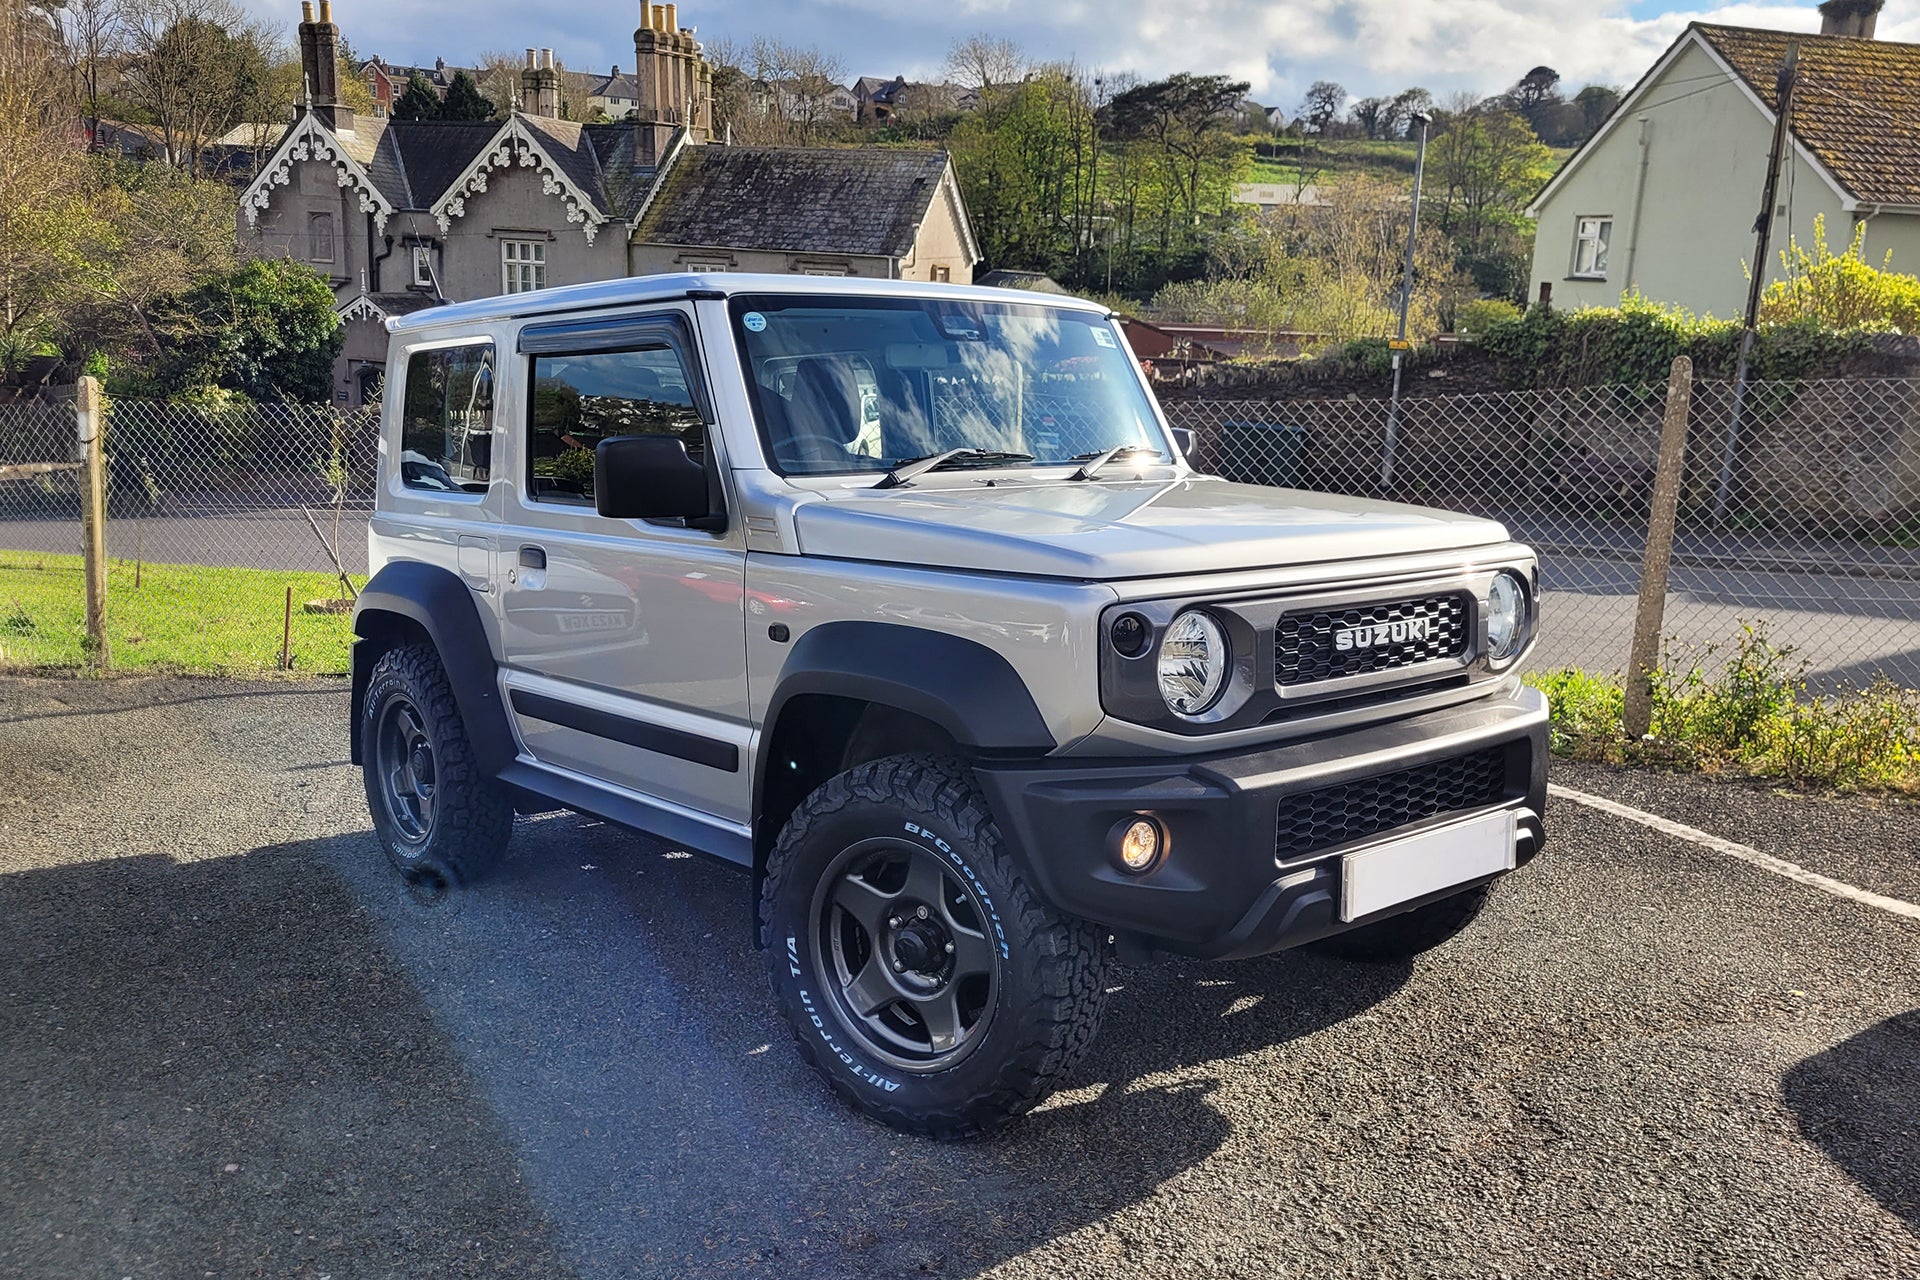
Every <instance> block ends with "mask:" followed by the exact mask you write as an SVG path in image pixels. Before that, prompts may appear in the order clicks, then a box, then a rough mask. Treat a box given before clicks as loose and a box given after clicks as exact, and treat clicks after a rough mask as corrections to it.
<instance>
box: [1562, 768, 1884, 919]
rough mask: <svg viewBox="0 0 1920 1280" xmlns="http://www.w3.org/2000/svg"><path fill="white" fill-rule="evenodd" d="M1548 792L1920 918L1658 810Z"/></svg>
mask: <svg viewBox="0 0 1920 1280" xmlns="http://www.w3.org/2000/svg"><path fill="white" fill-rule="evenodd" d="M1547 791H1548V793H1549V794H1550V795H1554V796H1557V797H1559V798H1560V799H1562V800H1571V801H1572V802H1573V803H1574V804H1583V805H1586V806H1587V807H1588V808H1589V809H1598V810H1599V811H1600V812H1602V813H1610V814H1612V815H1613V816H1614V817H1616V818H1625V819H1626V820H1627V821H1628V822H1637V823H1639V824H1640V825H1641V826H1643V827H1649V828H1651V829H1653V830H1655V831H1658V832H1660V833H1661V834H1662V835H1669V836H1672V837H1674V838H1675V839H1677V840H1685V841H1687V842H1688V843H1689V844H1697V845H1699V846H1700V847H1701V848H1703V849H1711V850H1713V851H1714V852H1715V853H1724V854H1726V855H1727V856H1728V857H1729V858H1738V859H1739V860H1740V861H1742V862H1745V863H1748V864H1750V865H1752V866H1756V867H1759V868H1760V869H1761V870H1762V871H1771V872H1772V873H1773V874H1774V875H1777V876H1783V877H1785V878H1786V879H1788V880H1792V881H1793V882H1795V883H1796V884H1803V885H1806V886H1807V887H1808V888H1809V889H1818V890H1820V892H1822V893H1830V894H1832V895H1833V896H1834V897H1836V898H1845V899H1846V900H1847V901H1848V902H1858V903H1862V904H1864V905H1866V906H1869V907H1873V908H1876V909H1877V910H1880V911H1885V912H1887V913H1888V914H1889V915H1896V916H1900V917H1902V918H1904V919H1907V920H1920V906H1915V905H1914V904H1913V903H1911V902H1903V901H1901V900H1900V899H1899V898H1889V897H1887V896H1885V895H1884V894H1878V893H1874V892H1871V891H1870V890H1867V889H1862V888H1860V887H1858V886H1857V885H1851V884H1847V883H1846V882H1845V881H1841V880H1833V879H1829V878H1828V877H1826V876H1823V875H1820V874H1819V873H1818V872H1814V871H1809V870H1807V869H1806V868H1805V867H1802V866H1796V865H1795V864H1793V863H1791V862H1787V861H1785V860H1784V859H1781V858H1776V857H1774V856H1773V855H1772V854H1766V853H1762V852H1760V851H1759V850H1758V849H1755V848H1753V847H1751V846H1749V845H1744V844H1735V843H1734V842H1733V841H1731V840H1722V839H1721V838H1720V837H1719V836H1714V835H1708V834H1707V833H1706V832H1704V831H1701V830H1700V829H1699V828H1697V827H1690V826H1688V825H1686V824H1685V823H1684V822H1675V821H1674V820H1673V819H1671V818H1663V817H1661V816H1660V815H1659V814H1657V813H1648V812H1646V811H1645V810H1643V809H1635V808H1634V807H1633V806H1631V805H1624V804H1621V803H1620V802H1619V801H1617V800H1608V799H1606V798H1605V797H1603V796H1590V795H1588V794H1587V793H1586V792H1584V791H1575V790H1574V789H1573V788H1572V787H1563V786H1560V785H1558V784H1555V785H1553V786H1550V787H1548V788H1547Z"/></svg>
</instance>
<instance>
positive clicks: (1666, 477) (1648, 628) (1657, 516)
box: [1626, 356, 1693, 742]
mask: <svg viewBox="0 0 1920 1280" xmlns="http://www.w3.org/2000/svg"><path fill="white" fill-rule="evenodd" d="M1692 409H1693V361H1691V360H1689V359H1688V358H1687V357H1685V356H1681V357H1679V358H1678V359H1676V360H1675V361H1674V362H1673V373H1672V375H1671V376H1670V377H1669V378H1668V379H1667V419H1666V423H1665V425H1664V426H1663V427H1662V428H1661V431H1660V462H1659V466H1658V469H1657V470H1656V471H1655V472H1654V480H1653V511H1652V515H1651V518H1650V519H1649V520H1648V523H1647V554H1646V559H1645V560H1644V561H1643V562H1642V564H1641V566H1640V607H1639V610H1638V612H1637V613H1636V614H1635V615H1634V622H1633V652H1632V654H1631V655H1630V656H1629V658H1628V660H1627V712H1626V729H1627V737H1628V738H1629V739H1631V740H1632V741H1635V742H1638V741H1639V740H1640V739H1642V738H1644V737H1646V736H1647V734H1648V732H1649V731H1650V730H1651V729H1652V728H1653V677H1654V674H1655V673H1656V672H1657V671H1658V670H1659V666H1660V635H1661V631H1662V630H1663V629H1664V627H1665V624H1666V617H1667V577H1668V571H1669V570H1670V569H1671V568H1672V566H1673V534H1674V525H1675V523H1676V522H1677V520H1678V516H1679V509H1680V481H1681V477H1682V475H1683V473H1684V472H1685V470H1686V465H1687V417H1688V414H1689V413H1690V412H1691V411H1692Z"/></svg>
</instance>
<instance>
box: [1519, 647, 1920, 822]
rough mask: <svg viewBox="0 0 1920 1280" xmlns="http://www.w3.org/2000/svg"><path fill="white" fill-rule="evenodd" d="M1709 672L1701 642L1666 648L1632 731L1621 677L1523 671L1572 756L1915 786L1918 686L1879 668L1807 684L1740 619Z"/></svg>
mask: <svg viewBox="0 0 1920 1280" xmlns="http://www.w3.org/2000/svg"><path fill="white" fill-rule="evenodd" d="M1735 643H1736V651H1735V653H1734V654H1733V656H1732V657H1731V658H1730V659H1729V660H1728V661H1727V662H1726V663H1725V664H1723V665H1722V666H1721V668H1720V669H1719V670H1718V672H1717V673H1716V674H1714V675H1711V676H1709V675H1708V674H1706V673H1707V670H1708V669H1709V668H1708V666H1707V665H1706V661H1705V660H1706V658H1707V657H1708V656H1709V655H1708V654H1704V653H1703V654H1702V655H1700V657H1701V661H1699V662H1694V663H1690V664H1685V665H1684V668H1683V667H1682V666H1679V665H1676V664H1675V663H1674V662H1673V661H1672V657H1673V655H1672V654H1671V653H1670V654H1669V655H1668V656H1669V661H1668V663H1667V667H1666V669H1665V670H1663V671H1661V672H1660V673H1659V674H1658V675H1657V676H1656V677H1655V680H1654V698H1653V731H1652V732H1651V733H1650V734H1649V735H1648V736H1647V738H1646V740H1645V741H1642V742H1629V741H1627V738H1626V733H1625V730H1624V728H1623V727H1622V725H1623V713H1624V708H1625V692H1624V689H1623V687H1622V686H1621V684H1620V682H1619V681H1618V680H1616V679H1613V678H1611V677H1606V676H1595V675H1592V674H1590V673H1588V672H1585V671H1574V670H1568V671H1555V672H1549V673H1546V674H1543V675H1539V676H1535V677H1532V678H1531V683H1533V684H1534V685H1535V686H1537V687H1538V688H1540V689H1541V690H1542V691H1544V692H1545V693H1546V694H1547V696H1548V698H1549V699H1550V700H1551V701H1552V703H1553V749H1554V750H1555V751H1556V752H1558V753H1560V754H1562V755H1567V756H1571V757H1573V758H1574V759H1581V760H1602V761H1607V762H1609V763H1614V764H1654V765H1665V766H1669V767H1679V768H1689V769H1698V770H1701V771H1704V772H1709V773H1713V772H1728V771H1730V772H1739V773H1746V774H1750V775H1752V776H1755V777H1764V778H1779V779H1781V780H1783V781H1786V782H1789V783H1792V784H1794V785H1796V786H1811V787H1829V788H1834V789H1838V790H1847V791H1859V790H1876V791H1906V792H1914V791H1920V691H1915V690H1912V689H1902V688H1898V687H1896V686H1894V685H1893V684H1890V683H1888V682H1887V681H1885V680H1881V681H1879V682H1877V683H1875V684H1874V685H1872V686H1870V687H1869V688H1866V689H1863V690H1859V691H1857V692H1854V693H1850V694H1845V695H1842V696H1838V697H1816V696H1814V695H1812V694H1811V693H1809V692H1808V689H1807V685H1806V681H1805V679H1804V678H1803V674H1804V667H1803V666H1802V665H1801V664H1799V663H1797V662H1796V661H1795V659H1794V655H1793V651H1792V650H1791V649H1790V648H1782V647H1779V646H1776V645H1775V644H1773V643H1772V641H1771V640H1770V639H1769V638H1768V636H1767V632H1766V629H1765V628H1764V627H1748V628H1745V629H1744V630H1743V631H1742V633H1741V635H1740V636H1739V638H1738V639H1737V641H1736V642H1735Z"/></svg>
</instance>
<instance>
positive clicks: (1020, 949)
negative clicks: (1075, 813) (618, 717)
mask: <svg viewBox="0 0 1920 1280" xmlns="http://www.w3.org/2000/svg"><path fill="white" fill-rule="evenodd" d="M761 912H762V915H761V918H762V930H763V939H764V941H765V942H766V945H767V952H768V958H769V961H770V963H771V966H772V978H773V989H774V996H775V998H776V1000H777V1001H778V1002H779V1004H780V1006H781V1010H782V1012H784V1013H785V1014H786V1016H787V1019H788V1021H789V1022H790V1023H791V1024H792V1026H793V1029H794V1034H795V1037H796V1038H797V1039H798V1041H799V1044H800V1048H801V1051H802V1053H803V1054H804V1055H805V1056H806V1057H807V1059H808V1060H809V1061H810V1062H811V1063H812V1064H813V1066H814V1067H815V1069H817V1070H818V1071H819V1072H820V1073H821V1074H822V1075H823V1076H825V1077H826V1079H827V1081H828V1083H829V1084H831V1085H832V1086H833V1088H834V1089H835V1091H836V1092H838V1093H839V1094H840V1095H841V1096H842V1097H844V1098H846V1099H847V1100H848V1101H850V1102H852V1103H853V1104H854V1105H855V1106H857V1107H859V1108H860V1109H861V1110H863V1111H865V1112H866V1113H867V1114H869V1115H871V1116H873V1117H874V1118H876V1119H878V1120H881V1121H882V1122H884V1123H886V1124H889V1125H892V1126H894V1127H895V1128H899V1129H904V1130H907V1131H909V1132H913V1133H921V1134H926V1135H928V1136H932V1137H941V1138H953V1137H964V1136H967V1135H970V1134H974V1133H979V1132H982V1131H984V1130H987V1129H991V1128H993V1127H995V1126H997V1125H999V1124H1002V1123H1004V1122H1005V1121H1007V1120H1008V1119H1010V1118H1012V1117H1013V1116H1016V1115H1018V1114H1020V1113H1021V1112H1023V1111H1026V1110H1028V1109H1029V1108H1031V1107H1032V1106H1034V1105H1035V1104H1036V1103H1037V1102H1039V1101H1040V1100H1041V1099H1042V1098H1044V1097H1045V1096H1046V1095H1047V1094H1048V1093H1050V1092H1051V1091H1052V1090H1053V1089H1054V1088H1055V1087H1057V1085H1058V1083H1059V1081H1060V1079H1061V1078H1062V1077H1063V1076H1064V1075H1065V1074H1066V1073H1067V1072H1068V1071H1069V1070H1070V1069H1071V1068H1072V1067H1073V1065H1074V1063H1076V1062H1077V1061H1078V1060H1079V1058H1080V1056H1081V1054H1082V1053H1083V1052H1084V1051H1085V1049H1086V1047H1087V1044H1088V1043H1089V1042H1090V1041H1091V1040H1092V1039H1093V1034H1094V1031H1095V1030H1096V1028H1097V1027H1098V1025H1099V1016H1100V1008H1101V1004H1102V1002H1103V1000H1104V995H1105V963H1104V946H1103V943H1104V939H1103V938H1102V937H1101V936H1100V935H1099V933H1098V932H1097V931H1095V930H1094V929H1092V928H1091V927H1090V926H1087V925H1085V924H1082V923H1080V922H1078V921H1074V920H1069V919H1067V918H1065V917H1063V916H1061V915H1059V914H1058V913H1056V912H1054V911H1053V910H1052V909H1051V908H1049V907H1048V906H1046V905H1045V904H1044V903H1043V902H1041V901H1040V900H1039V899H1038V897H1037V896H1036V895H1035V894H1034V893H1033V892H1032V890H1031V889H1030V888H1029V887H1028V886H1027V885H1026V883H1025V882H1024V880H1023V879H1022V878H1021V876H1020V874H1019V872H1018V870H1017V869H1016V868H1015V866H1014V865H1013V863H1012V861H1011V859H1010V858H1009V857H1008V854H1007V851H1006V848H1005V845H1004V843H1003V841H1002V840H1001V838H1000V834H999V831H998V829H997V828H996V827H995V826H994V823H993V820H992V818H991V817H990V816H989V814H988V812H987V808H986V804H985V802H984V801H983V800H982V798H981V797H980V795H979V792H978V791H977V790H976V789H975V787H974V785H973V783H972V781H971V779H970V778H969V777H968V775H967V774H966V772H965V771H964V769H963V768H962V767H961V766H960V765H959V764H957V763H955V762H952V761H945V760H940V759H936V758H931V757H924V756H902V757H896V758H894V759H891V760H882V761H878V762H876V763H873V764H868V765H863V766H861V767H859V768H857V769H854V770H852V771H851V772H849V773H846V774H843V775H841V776H840V777H838V778H835V779H834V780H833V781H831V782H829V783H827V784H826V785H825V786H823V787H822V788H820V790H818V791H816V792H815V793H814V794H813V795H812V796H811V797H810V798H809V799H808V800H807V802H806V803H805V804H804V805H802V806H801V808H800V810H799V811H798V812H797V813H795V814H794V816H793V818H792V820H791V821H790V822H789V823H788V825H787V827H786V829H785V831H783V832H782V834H781V837H780V841H779V844H778V845H777V846H776V847H775V849H774V851H773V855H772V857H771V859H770V860H769V862H768V866H767V878H766V883H765V888H764V891H763V897H762V902H761Z"/></svg>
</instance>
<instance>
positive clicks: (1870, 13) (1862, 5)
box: [1820, 0, 1887, 40]
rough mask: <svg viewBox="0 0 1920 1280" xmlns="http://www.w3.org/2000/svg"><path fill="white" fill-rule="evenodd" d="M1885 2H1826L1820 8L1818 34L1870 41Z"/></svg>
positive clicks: (1829, 0) (1839, 0)
mask: <svg viewBox="0 0 1920 1280" xmlns="http://www.w3.org/2000/svg"><path fill="white" fill-rule="evenodd" d="M1886 5H1887V0H1827V2H1826V3H1825V4H1823V5H1821V6H1820V34H1821V35H1823V36H1850V37H1852V38H1853V39H1855V40H1871V39H1873V33H1874V31H1875V30H1876V29H1877V28H1878V27H1879V25H1880V11H1881V10H1882V9H1884V8H1886Z"/></svg>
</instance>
